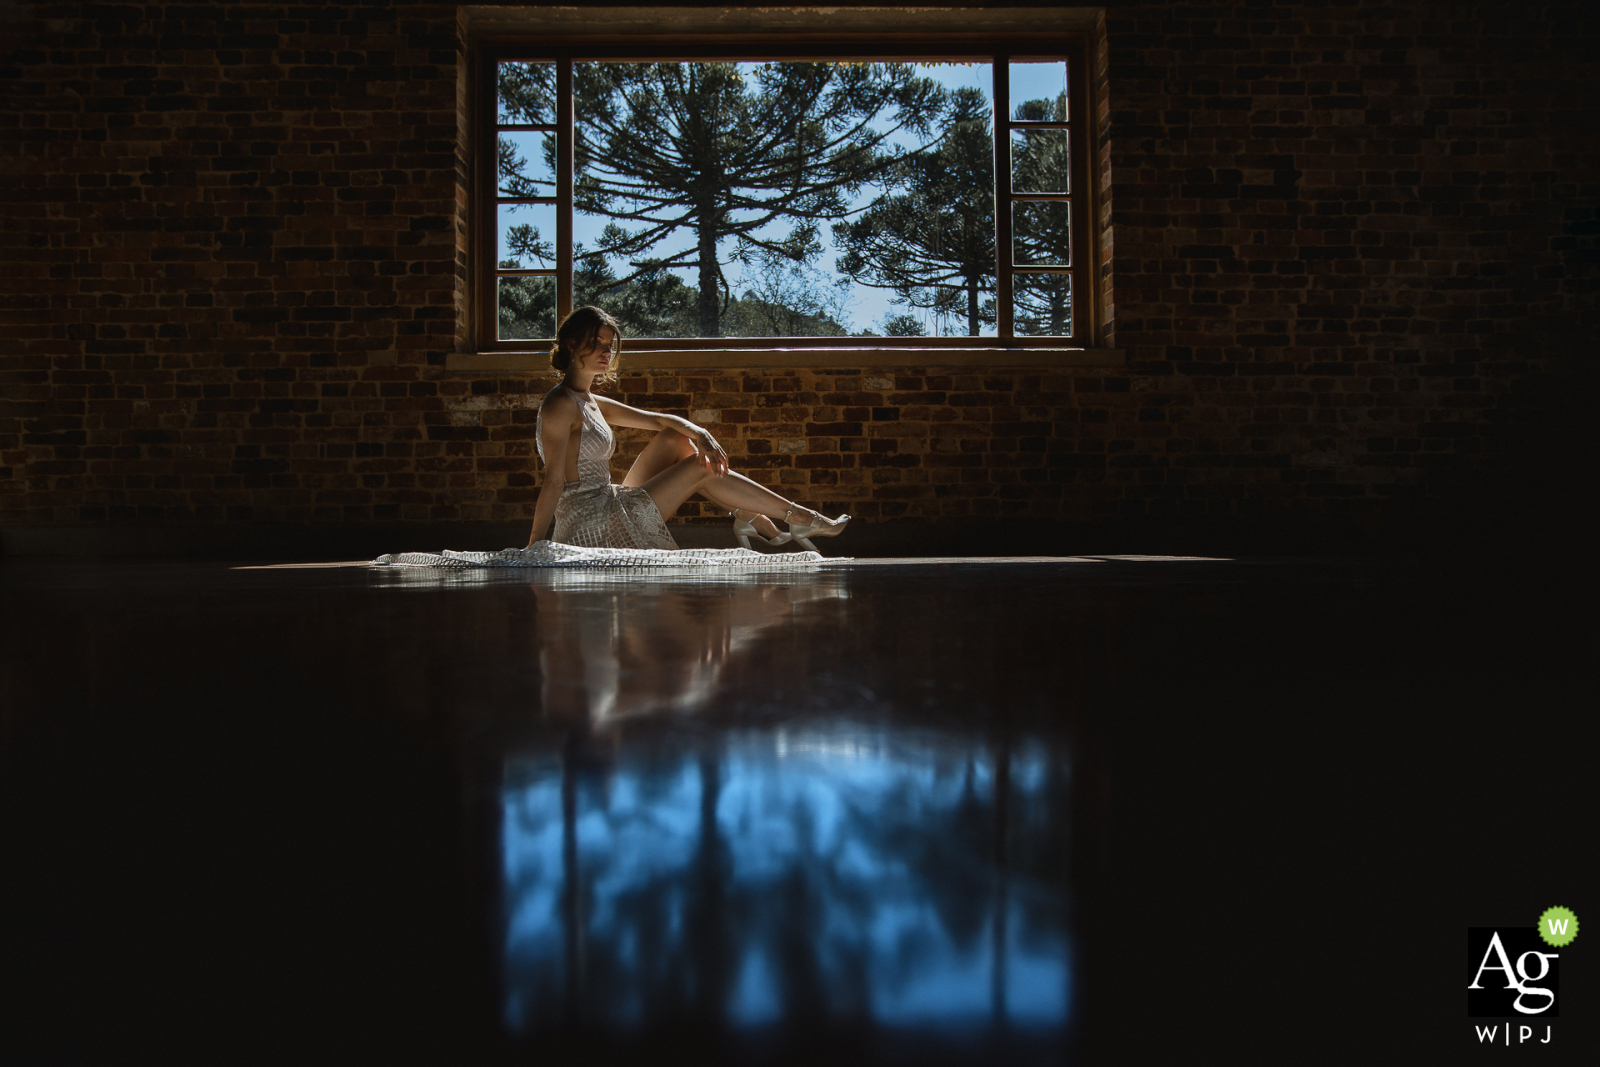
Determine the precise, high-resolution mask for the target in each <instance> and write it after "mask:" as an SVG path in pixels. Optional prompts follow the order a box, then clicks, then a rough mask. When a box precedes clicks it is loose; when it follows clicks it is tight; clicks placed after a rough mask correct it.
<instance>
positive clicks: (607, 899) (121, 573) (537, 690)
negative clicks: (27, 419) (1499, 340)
mask: <svg viewBox="0 0 1600 1067" xmlns="http://www.w3.org/2000/svg"><path fill="white" fill-rule="evenodd" d="M1468 562H1469V561H1456V562H1453V563H1450V564H1428V563H1423V562H1419V561H1416V560H1412V561H1388V562H1373V561H1350V560H1345V561H1338V560H1254V561H1251V560H1197V559H1172V558H1096V559H1087V558H1082V559H1056V560H1010V561H980V560H936V561H912V560H891V561H881V562H877V563H873V562H870V561H869V562H861V563H856V564H848V565H830V566H826V567H821V568H813V569H808V570H805V571H801V572H797V573H792V574H785V573H780V572H777V571H768V572H757V573H748V572H747V573H730V574H725V575H712V576H709V577H705V576H702V577H698V578H696V577H693V576H684V575H673V574H671V573H666V572H659V571H657V572H635V573H626V572H622V573H618V572H588V573H585V572H579V571H499V572H483V571H479V572H466V573H460V572H432V571H426V572H424V571H397V570H383V569H371V568H362V567H320V568H319V567H305V566H287V567H265V568H263V567H254V568H245V567H238V566H229V565H227V564H216V563H188V564H176V563H158V562H150V563H128V562H123V563H98V564H96V563H83V562H80V561H52V562H30V561H27V560H10V561H5V562H4V563H0V638H3V644H0V648H3V655H4V673H3V679H0V699H3V712H0V730H3V733H0V741H3V756H0V796H3V800H4V815H5V823H4V834H5V837H4V855H5V865H4V875H3V878H4V889H5V895H6V899H7V900H8V901H9V902H10V903H9V904H8V905H7V907H6V908H5V912H4V914H5V919H4V927H3V936H4V942H3V944H4V957H5V971H6V976H7V981H8V985H9V988H8V989H7V990H6V991H5V1003H4V1008H3V1010H4V1012H5V1013H6V1017H5V1018H4V1020H3V1023H4V1026H3V1029H0V1057H3V1058H4V1060H5V1062H17V1063H79V1062H82V1063H113V1062H131V1061H132V1060H134V1059H148V1058H151V1057H152V1056H153V1057H156V1058H164V1059H165V1060H166V1061H167V1062H180V1061H181V1062H209V1063H219V1064H222V1063H226V1064H233V1063H246V1062H250V1063H254V1062H272V1063H284V1062H296V1063H303V1062H333V1063H397V1062H417V1063H438V1064H471V1063H495V1064H499V1063H585V1064H587V1063H598V1062H618V1063H635V1062H637V1063H646V1062H651V1063H653V1062H659V1061H660V1059H661V1058H662V1057H667V1058H678V1059H684V1060H685V1061H686V1062H696V1063H705V1064H711V1063H719V1062H727V1063H779V1062H794V1063H828V1064H844V1063H902V1062H904V1063H918V1064H924V1063H997V1064H1013V1063H1015V1064H1027V1063H1062V1062H1074V1063H1100V1062H1156V1060H1155V1059H1154V1058H1153V1057H1154V1055H1155V1053H1154V1052H1153V1050H1154V1049H1156V1048H1157V1047H1159V1046H1161V1045H1163V1044H1164V1043H1168V1042H1178V1043H1180V1044H1179V1047H1188V1048H1191V1049H1194V1050H1202V1049H1214V1050H1216V1051H1217V1052H1218V1054H1221V1055H1230V1054H1231V1052H1230V1051H1229V1050H1232V1051H1234V1052H1237V1053H1239V1054H1240V1055H1243V1054H1244V1052H1245V1051H1246V1050H1249V1049H1269V1050H1270V1049H1276V1050H1278V1051H1279V1052H1280V1053H1282V1054H1284V1059H1283V1060H1282V1061H1283V1062H1291V1061H1292V1062H1308V1061H1311V1060H1315V1059H1318V1058H1320V1057H1321V1056H1323V1055H1327V1056H1328V1057H1329V1058H1330V1059H1331V1060H1334V1061H1341V1062H1351V1061H1350V1059H1349V1058H1348V1057H1349V1056H1353V1055H1359V1056H1361V1058H1362V1059H1364V1060H1367V1061H1370V1062H1383V1061H1391V1060H1393V1061H1396V1062H1398V1061H1401V1060H1405V1059H1407V1058H1408V1057H1409V1058H1410V1061H1411V1062H1422V1061H1433V1062H1448V1061H1453V1060H1454V1059H1455V1058H1457V1056H1456V1054H1457V1053H1460V1052H1461V1046H1462V1044H1463V1040H1464V1034H1465V1031H1466V1025H1465V1024H1466V1019H1465V1017H1464V1016H1463V1015H1462V1013H1461V1011H1460V1000H1461V996H1460V991H1459V989H1458V986H1459V985H1460V983H1459V982H1458V981H1457V980H1456V978H1455V976H1456V974H1457V972H1458V970H1459V959H1458V957H1459V956H1460V945H1459V941H1460V932H1461V927H1463V926H1473V925H1496V924H1501V923H1504V924H1508V925H1509V924H1512V923H1521V922H1523V921H1524V920H1526V921H1527V922H1528V923H1531V922H1532V921H1533V918H1534V916H1536V915H1537V913H1538V911H1539V910H1542V909H1543V908H1544V907H1546V906H1549V905H1551V904H1556V903H1561V904H1564V905H1567V906H1570V907H1573V908H1574V909H1575V910H1576V911H1577V912H1578V914H1579V915H1580V917H1583V916H1585V910H1584V905H1585V902H1586V900H1587V899H1589V897H1592V892H1591V887H1592V882H1589V881H1580V879H1579V877H1578V875H1577V873H1576V872H1577V871H1578V870H1580V869H1581V868H1582V867H1585V866H1586V865H1587V863H1586V860H1585V859H1584V858H1583V852H1584V850H1585V848H1586V847H1587V846H1588V845H1592V841H1593V830H1594V812H1595V810H1596V805H1595V804H1594V799H1595V798H1594V787H1593V784H1592V783H1593V779H1594V776H1593V774H1592V772H1591V771H1590V770H1589V768H1590V767H1591V765H1592V759H1593V757H1592V750H1591V748H1590V747H1589V746H1588V745H1587V744H1580V743H1579V738H1580V737H1581V736H1582V735H1583V733H1585V732H1586V731H1582V726H1583V723H1585V722H1586V721H1587V719H1588V717H1589V715H1590V714H1591V713H1592V706H1593V691H1592V688H1591V683H1592V671H1593V667H1594V654H1595V647H1596V644H1595V641H1596V629H1595V626H1594V624H1593V622H1592V619H1591V618H1589V617H1587V616H1586V615H1585V614H1584V613H1583V612H1582V611H1579V610H1578V609H1580V608H1582V609H1584V610H1585V611H1587V609H1588V606H1589V604H1590V603H1592V602H1591V601H1589V600H1588V599H1587V593H1586V589H1587V583H1586V582H1585V581H1581V580H1577V579H1575V578H1574V575H1573V572H1572V570H1571V569H1570V568H1568V569H1565V570H1563V569H1562V568H1560V567H1558V566H1554V565H1551V562H1550V561H1528V560H1525V559H1524V560H1519V559H1511V558H1507V559H1498V560H1496V559H1490V560H1481V561H1478V565H1477V566H1476V567H1475V568H1469V566H1468ZM1586 895H1587V896H1586ZM1568 975H1569V987H1570V988H1571V989H1572V990H1573V995H1578V996H1590V997H1592V995H1593V994H1592V993H1589V994H1583V993H1582V992H1581V990H1582V988H1583V987H1582V986H1581V981H1582V974H1581V972H1580V971H1579V970H1578V968H1576V967H1575V966H1574V967H1572V968H1570V969H1569V972H1568ZM1590 980H1591V981H1592V979H1590ZM1580 1015H1581V1013H1579V1012H1576V1011H1574V1012H1572V1013H1568V1014H1565V1015H1564V1016H1563V1019H1562V1025H1563V1026H1565V1027H1567V1031H1566V1034H1567V1036H1566V1038H1564V1039H1563V1045H1562V1048H1563V1049H1567V1048H1576V1047H1578V1046H1579V1044H1581V1043H1582V1042H1584V1041H1589V1040H1592V1025H1593V1024H1592V1023H1585V1022H1584V1021H1583V1019H1582V1018H1581V1017H1580ZM1402 1024H1406V1025H1402ZM1586 1025H1588V1026H1590V1027H1591V1030H1587V1031H1586V1030H1584V1029H1582V1027H1584V1026H1586ZM1374 1035H1382V1037H1381V1040H1383V1041H1387V1042H1389V1043H1390V1044H1388V1045H1384V1046H1382V1047H1375V1046H1373V1045H1372V1044H1371V1042H1372V1040H1374V1039H1375V1038H1374ZM1289 1049H1293V1050H1295V1051H1294V1054H1293V1055H1288V1054H1287V1052H1286V1050H1289ZM1390 1052H1393V1053H1394V1055H1393V1056H1391V1055H1390V1054H1389V1053H1390ZM1162 1062H1165V1060H1164V1059H1163V1060H1162Z"/></svg>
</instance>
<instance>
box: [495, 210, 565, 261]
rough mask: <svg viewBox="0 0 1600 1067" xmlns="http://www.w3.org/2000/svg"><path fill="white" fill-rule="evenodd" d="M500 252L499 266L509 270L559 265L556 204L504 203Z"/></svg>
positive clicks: (501, 218) (500, 220) (497, 259)
mask: <svg viewBox="0 0 1600 1067" xmlns="http://www.w3.org/2000/svg"><path fill="white" fill-rule="evenodd" d="M499 216H500V217H499V220H498V221H499V234H500V244H499V249H500V250H499V253H498V254H497V256H496V258H495V265H496V266H498V267H500V268H502V269H507V270H516V269H518V268H521V269H523V270H545V269H549V268H552V267H554V266H555V265H556V206H555V205H554V204H501V205H500V209H499Z"/></svg>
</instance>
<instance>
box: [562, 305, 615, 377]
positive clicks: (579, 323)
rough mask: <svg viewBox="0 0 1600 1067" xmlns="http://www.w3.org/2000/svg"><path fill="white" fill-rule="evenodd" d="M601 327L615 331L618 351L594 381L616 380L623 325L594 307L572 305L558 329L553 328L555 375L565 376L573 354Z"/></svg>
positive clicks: (596, 333) (594, 335)
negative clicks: (609, 364) (554, 333)
mask: <svg viewBox="0 0 1600 1067" xmlns="http://www.w3.org/2000/svg"><path fill="white" fill-rule="evenodd" d="M602 326H609V327H611V329H612V330H613V331H614V332H615V333H616V335H617V352H616V355H613V356H612V357H611V366H609V367H607V368H606V372H605V373H604V374H602V375H600V376H599V377H597V378H595V380H594V384H595V385H604V384H607V383H609V382H614V381H616V380H617V367H618V366H619V364H620V363H621V358H620V357H621V355H622V327H621V326H620V325H619V324H618V323H617V320H616V319H614V318H612V317H611V316H610V315H608V314H607V313H606V312H604V311H602V310H600V309H599V308H597V307H581V308H574V309H573V311H572V314H570V315H568V316H567V317H566V318H565V319H563V320H562V322H561V328H560V329H558V330H556V343H555V344H553V345H551V346H550V367H551V369H552V370H554V371H555V372H556V374H557V375H558V376H559V375H565V374H566V373H567V368H568V367H570V366H571V365H572V357H573V356H574V355H576V354H577V353H578V351H579V350H581V349H582V348H584V347H585V346H586V345H588V344H589V343H590V342H591V341H593V340H594V339H595V337H596V336H598V335H599V333H600V327H602Z"/></svg>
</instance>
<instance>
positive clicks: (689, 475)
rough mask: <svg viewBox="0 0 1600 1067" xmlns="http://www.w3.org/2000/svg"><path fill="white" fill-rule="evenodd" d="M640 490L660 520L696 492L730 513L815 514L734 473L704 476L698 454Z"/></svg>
mask: <svg viewBox="0 0 1600 1067" xmlns="http://www.w3.org/2000/svg"><path fill="white" fill-rule="evenodd" d="M643 488H644V489H645V491H646V492H648V493H649V494H650V497H651V499H653V500H654V501H655V502H656V507H657V508H658V509H659V510H660V512H661V517H662V518H663V519H668V518H671V517H672V516H673V515H674V514H675V513H676V512H677V510H678V508H680V507H682V506H683V502H684V501H685V500H688V499H689V498H690V497H691V496H693V495H694V494H695V493H699V494H701V495H702V496H704V497H705V498H706V499H708V500H710V501H711V502H712V503H714V504H718V505H720V506H722V507H725V508H727V509H729V510H730V511H733V510H738V511H753V512H755V513H756V514H758V515H765V516H769V517H771V518H782V517H783V516H784V515H785V514H787V513H788V512H789V510H790V509H793V510H794V511H795V512H797V513H798V514H799V515H800V516H802V517H806V516H810V515H812V514H814V512H812V511H811V509H809V508H802V507H800V506H799V505H797V504H795V503H794V501H792V500H787V499H785V498H784V497H781V496H779V495H778V494H777V493H774V492H773V491H772V490H771V489H768V488H767V487H766V486H764V485H761V484H760V483H758V482H754V481H751V480H750V479H749V478H746V477H745V476H744V475H742V474H740V473H738V472H737V471H729V472H728V473H727V474H724V475H723V476H722V477H720V478H716V477H712V476H711V475H709V474H707V473H706V468H705V463H704V461H703V460H702V459H701V457H700V456H699V454H698V453H697V454H695V455H693V456H689V457H688V458H686V459H681V460H679V461H678V462H677V463H674V464H673V465H672V466H671V467H668V468H667V469H666V470H664V471H662V472H661V473H660V474H658V475H656V476H655V477H653V478H651V479H650V480H649V481H647V482H645V483H644V487H643ZM764 536H765V535H764Z"/></svg>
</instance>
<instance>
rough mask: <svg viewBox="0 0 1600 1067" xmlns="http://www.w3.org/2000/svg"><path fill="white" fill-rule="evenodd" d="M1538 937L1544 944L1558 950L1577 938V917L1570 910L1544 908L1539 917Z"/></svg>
mask: <svg viewBox="0 0 1600 1067" xmlns="http://www.w3.org/2000/svg"><path fill="white" fill-rule="evenodd" d="M1539 936H1540V937H1542V938H1544V943H1545V944H1547V945H1554V946H1555V947H1556V948H1560V947H1561V946H1563V945H1570V944H1572V939H1573V938H1575V937H1577V936H1578V917H1577V916H1576V915H1574V914H1572V909H1571V908H1546V909H1545V911H1544V914H1543V915H1541V916H1539Z"/></svg>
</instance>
